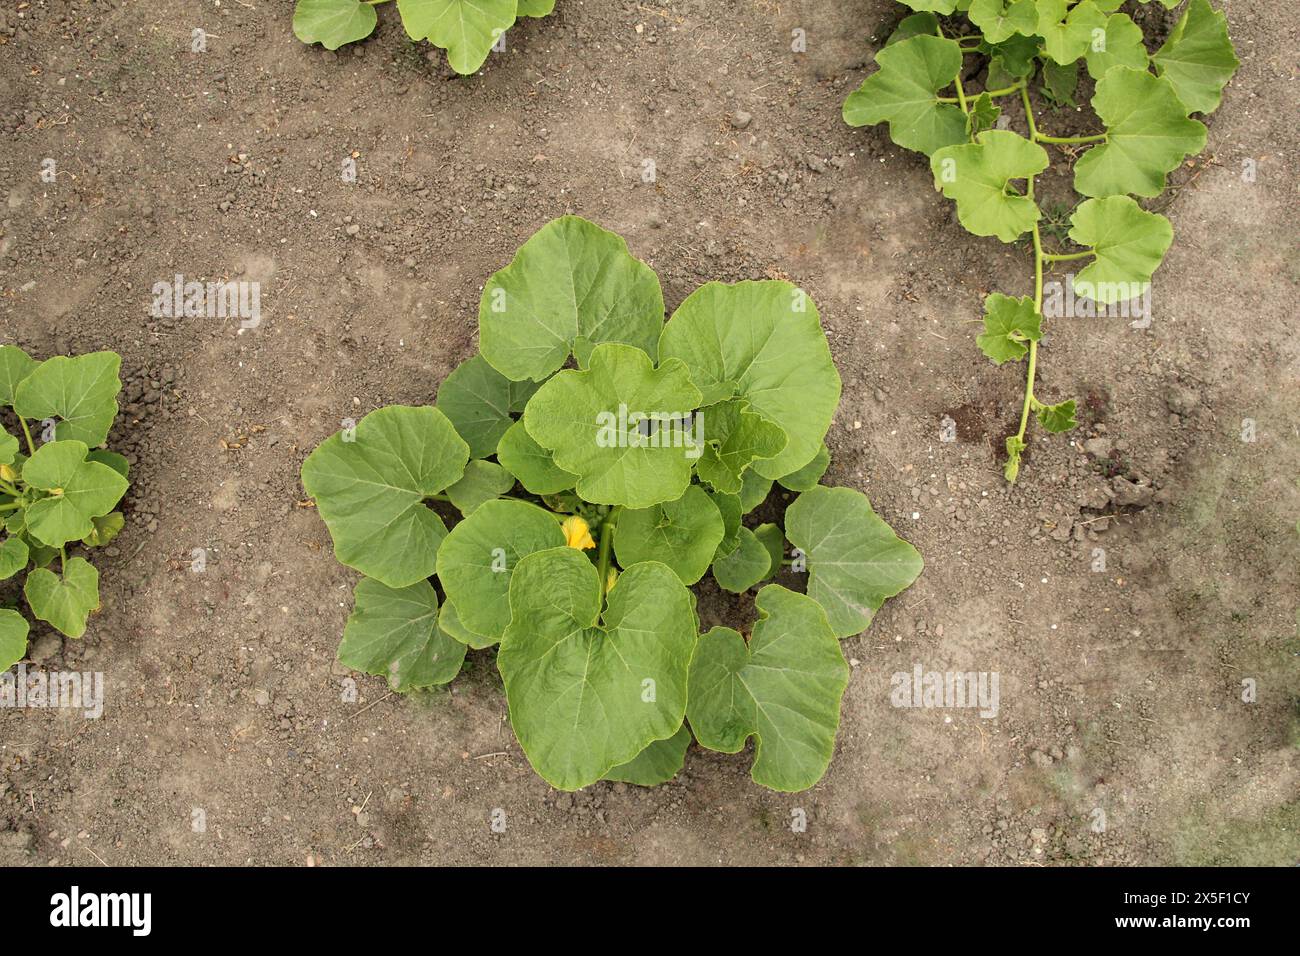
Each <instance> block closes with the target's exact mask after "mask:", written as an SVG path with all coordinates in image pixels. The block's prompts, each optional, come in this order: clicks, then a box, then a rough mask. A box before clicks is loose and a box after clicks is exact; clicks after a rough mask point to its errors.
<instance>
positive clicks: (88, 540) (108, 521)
mask: <svg viewBox="0 0 1300 956" xmlns="http://www.w3.org/2000/svg"><path fill="white" fill-rule="evenodd" d="M90 521H91V523H92V524H93V525H94V526H95V528H94V530H93V531H91V532H90V534H88V535H86V536H85V537H84V538H82V539H81V543H82V544H84V545H85V546H86V547H88V548H102V547H103V546H104V545H106V544H108V543H109V542H110V541H112V540H113V539H114V538H116V537H117V536H118V533H119V532H120V531H121V530H122V529H123V528H124V527H126V518H125V517H124V516H123V515H122V512H120V511H114V512H112V513H111V514H106V515H97V516H95V517H94V518H91V519H90Z"/></svg>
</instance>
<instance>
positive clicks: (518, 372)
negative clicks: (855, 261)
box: [302, 216, 921, 791]
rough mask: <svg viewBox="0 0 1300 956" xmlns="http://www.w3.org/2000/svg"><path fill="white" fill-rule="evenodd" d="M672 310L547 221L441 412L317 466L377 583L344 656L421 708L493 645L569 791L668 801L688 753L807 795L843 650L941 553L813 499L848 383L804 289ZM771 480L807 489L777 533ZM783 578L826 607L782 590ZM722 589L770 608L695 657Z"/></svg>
mask: <svg viewBox="0 0 1300 956" xmlns="http://www.w3.org/2000/svg"><path fill="white" fill-rule="evenodd" d="M664 311H665V310H664V300H663V293H662V291H661V290H660V285H659V279H658V277H657V276H656V275H655V273H654V272H653V271H652V270H651V269H650V268H649V267H648V266H647V265H645V264H644V263H642V262H640V261H638V260H637V259H635V258H634V257H633V256H632V255H631V254H630V253H629V252H628V249H627V246H626V244H625V243H624V241H623V240H622V239H621V238H620V237H618V236H617V235H615V234H613V233H610V232H607V231H605V230H604V229H601V228H600V227H598V226H596V225H594V224H593V223H590V222H587V221H586V220H584V219H580V218H577V217H573V216H567V217H564V218H561V219H557V220H554V221H553V222H551V223H549V224H547V225H546V226H544V227H543V228H542V229H541V230H540V231H539V232H537V233H536V234H535V235H534V236H533V237H532V238H530V239H529V240H528V241H527V242H525V243H524V245H523V246H522V247H521V248H520V249H519V251H518V254H517V255H516V256H515V258H514V261H513V262H511V263H510V264H509V265H508V266H506V267H505V268H504V269H502V270H500V271H499V272H497V273H496V274H495V275H493V276H492V277H491V278H490V279H489V280H488V282H487V284H486V286H485V287H484V289H483V296H482V301H481V304H480V309H479V349H480V353H481V354H478V355H474V356H473V357H471V358H470V359H468V360H467V361H465V362H464V363H462V364H461V365H460V366H458V367H457V368H456V369H454V370H453V371H452V372H451V374H450V375H449V376H448V377H447V379H446V380H445V381H444V382H443V384H442V386H441V387H440V388H439V389H438V393H437V398H436V401H435V404H434V405H433V406H430V407H410V406H397V405H394V406H388V407H385V408H380V409H378V410H377V411H373V412H371V413H370V414H368V415H367V416H366V417H365V418H363V419H362V420H361V421H360V423H358V424H357V425H356V426H355V429H345V430H344V431H343V432H340V433H338V434H336V435H334V436H332V437H330V438H328V439H326V440H325V441H324V442H322V443H321V445H320V446H319V447H317V448H316V449H315V450H314V451H313V452H312V453H311V455H310V456H308V458H307V460H306V461H305V462H304V463H303V468H302V480H303V485H304V487H305V488H306V490H307V493H308V494H309V495H310V496H311V497H312V498H314V499H315V501H316V506H317V509H318V510H319V512H320V515H321V518H322V519H323V520H324V522H325V524H326V527H327V528H328V529H329V533H330V535H331V537H332V539H333V543H334V552H335V555H336V556H337V558H338V560H339V561H340V562H342V563H343V564H345V565H347V566H348V567H350V568H353V569H355V570H357V571H360V572H361V573H362V574H363V575H364V577H363V578H362V579H361V581H360V582H359V583H358V584H357V586H356V591H355V594H354V597H355V604H354V609H353V611H352V614H351V616H350V617H349V619H348V622H347V625H346V627H345V629H344V633H343V642H342V645H341V646H340V648H339V660H340V661H341V662H342V663H344V664H345V665H347V666H349V667H352V668H354V669H356V670H360V671H364V672H367V673H370V674H376V675H381V676H384V677H387V679H388V681H389V684H390V686H391V687H392V688H394V689H395V690H398V691H409V690H413V689H416V688H421V687H429V686H432V685H436V684H445V683H446V682H448V681H450V680H451V679H452V678H454V677H455V676H456V675H457V673H458V672H459V670H460V668H461V664H462V662H463V660H464V657H465V653H466V650H467V648H487V647H492V646H494V645H496V646H498V651H497V657H496V660H497V667H498V669H499V670H500V672H501V677H502V680H503V683H504V685H505V693H506V698H507V702H508V705H509V711H510V720H511V724H512V725H513V727H514V730H515V734H516V736H517V737H518V739H519V742H520V745H521V746H522V748H523V751H524V753H525V754H526V755H527V757H528V760H529V761H530V762H531V764H532V766H533V767H534V769H536V771H537V772H538V773H539V774H540V775H541V776H542V777H543V778H545V779H546V780H547V782H549V783H550V784H551V785H552V786H554V787H556V788H559V789H562V790H576V789H579V788H581V787H585V786H587V785H589V784H591V783H594V782H595V781H597V780H602V779H605V780H620V781H625V782H631V783H636V784H642V785H647V786H649V785H653V784H657V783H662V782H664V781H666V780H669V779H671V778H672V777H673V776H674V775H675V774H676V773H677V771H678V770H679V769H680V768H681V766H682V763H683V760H684V757H685V753H686V749H687V747H688V746H689V745H690V742H691V739H692V736H694V739H696V740H698V741H699V743H700V744H701V745H702V746H704V747H707V748H709V749H712V750H717V751H721V752H724V753H735V752H737V751H739V750H740V749H741V748H742V747H743V746H744V745H745V742H746V741H747V740H748V739H749V738H750V737H751V736H752V737H755V738H756V741H757V743H756V749H755V759H754V762H753V766H752V771H751V773H752V776H753V778H754V779H755V780H756V781H758V782H759V783H761V784H763V785H764V786H767V787H771V788H774V789H777V790H784V791H797V790H803V789H805V788H807V787H810V786H812V785H813V784H815V783H816V782H817V781H818V780H819V779H820V778H821V776H822V774H823V773H824V772H825V770H826V768H827V766H828V765H829V763H830V759H831V754H832V751H833V750H834V745H835V734H836V730H837V728H838V725H839V714H840V698H841V696H842V695H843V693H844V689H845V687H846V686H847V684H848V679H849V669H848V665H847V664H846V663H845V660H844V656H843V654H842V653H841V651H840V647H839V639H840V638H843V637H847V636H849V635H853V634H857V633H859V632H861V631H862V630H864V629H865V628H866V627H867V626H868V625H869V624H870V623H871V619H872V616H873V615H874V613H875V612H876V610H877V609H879V608H880V606H881V605H882V604H883V603H884V601H885V600H886V599H888V598H889V597H892V596H893V595H895V594H898V593H899V592H900V591H902V590H904V589H905V588H907V587H908V586H909V585H910V584H911V583H912V582H913V581H914V580H915V579H916V577H917V575H918V574H919V573H920V572H921V557H920V555H919V554H918V553H917V551H916V549H914V548H913V547H912V546H911V545H910V544H908V543H907V542H905V541H903V540H901V539H900V538H899V537H898V536H897V535H895V534H894V532H893V531H892V530H891V529H890V527H889V526H888V525H887V524H886V523H885V522H884V521H883V520H882V519H881V518H880V517H879V516H878V515H877V514H876V513H875V512H874V511H873V510H872V508H871V505H870V504H869V503H868V501H867V499H866V497H864V496H863V495H862V494H861V493H859V492H857V491H853V490H850V489H847V488H828V487H824V486H823V485H821V484H819V481H820V479H821V477H822V475H823V473H824V472H825V471H826V469H827V467H828V466H829V464H830V456H829V453H828V451H827V449H826V446H825V444H824V443H823V438H824V436H825V435H826V432H827V430H828V429H829V427H830V424H831V419H832V416H833V415H834V413H835V409H836V406H837V405H838V403H839V397H840V378H839V375H838V373H837V372H836V370H835V365H834V363H833V362H832V360H831V352H830V347H829V345H828V344H827V341H826V336H825V333H824V332H823V330H822V326H821V320H820V317H819V315H818V312H817V309H816V306H815V305H814V304H813V303H812V301H811V300H810V299H809V298H808V296H807V295H806V294H805V293H804V292H803V291H802V290H800V289H798V288H796V287H795V286H793V285H791V284H790V283H788V282H778V281H763V282H740V283H736V284H735V285H724V284H722V283H718V282H711V283H708V284H707V285H704V286H702V287H701V288H699V289H697V290H696V291H695V292H694V293H693V294H692V295H690V296H689V297H687V299H686V300H685V301H684V302H682V304H681V305H680V306H679V307H678V308H677V310H676V311H675V312H674V313H673V315H672V317H671V318H670V319H668V321H667V322H666V323H665V321H664ZM774 483H779V484H780V485H781V486H782V487H784V488H786V489H788V490H790V491H792V492H795V493H797V494H798V497H797V498H796V499H795V500H794V501H793V502H792V503H791V504H790V506H789V507H788V508H787V509H786V512H785V528H784V529H783V528H781V527H780V526H779V525H777V524H775V523H771V522H764V523H758V524H755V523H754V522H753V519H751V518H749V517H748V516H749V515H751V514H752V513H753V512H754V511H755V509H757V508H758V507H759V506H760V505H761V504H763V502H764V501H765V500H766V499H767V497H768V495H769V493H770V491H771V490H772V487H773V485H774ZM434 505H436V506H437V510H435V507H433V506H434ZM440 512H441V513H440ZM454 512H455V513H459V515H460V518H459V520H458V521H456V522H455V524H454V527H451V528H450V529H448V527H447V524H446V523H445V521H444V518H443V515H451V514H452V513H454ZM787 542H788V543H789V544H790V545H793V546H794V547H795V548H797V549H798V550H797V551H795V552H793V556H792V557H790V558H787V557H786V553H787ZM786 565H793V566H794V568H795V569H796V570H798V571H803V570H806V571H807V588H806V590H807V593H806V594H805V593H799V592H797V591H795V590H791V589H788V588H786V587H784V586H783V585H781V584H776V583H771V582H772V579H773V578H774V577H775V576H776V575H777V573H778V572H780V571H781V570H782V568H783V567H784V566H786ZM709 574H712V576H713V578H714V579H715V581H716V582H717V584H718V586H719V587H721V588H723V589H725V590H727V591H730V592H734V593H744V592H747V591H749V590H750V589H752V588H758V589H759V590H758V593H757V598H756V600H755V606H756V609H757V620H756V621H754V622H753V624H752V625H750V626H747V627H745V628H742V629H741V630H735V629H732V628H726V627H715V628H713V629H712V630H710V631H709V632H708V633H707V634H705V635H703V637H701V636H700V634H699V618H698V616H697V613H696V595H695V594H694V593H693V592H692V590H691V588H692V587H695V586H697V585H699V583H700V582H701V581H702V580H703V579H704V578H705V577H706V576H707V575H709Z"/></svg>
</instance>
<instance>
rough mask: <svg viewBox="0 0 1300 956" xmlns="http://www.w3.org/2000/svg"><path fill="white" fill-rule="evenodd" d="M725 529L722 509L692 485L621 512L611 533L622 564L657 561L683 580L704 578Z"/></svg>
mask: <svg viewBox="0 0 1300 956" xmlns="http://www.w3.org/2000/svg"><path fill="white" fill-rule="evenodd" d="M725 533H726V529H725V526H724V525H723V521H722V513H721V512H720V511H718V506H717V505H715V504H714V503H713V501H712V500H711V499H710V498H709V496H708V495H707V494H705V492H704V489H703V488H701V487H700V486H699V485H691V486H690V487H689V488H687V489H686V493H685V494H683V495H682V496H681V497H680V498H678V499H677V500H676V501H666V502H664V503H663V504H658V505H653V506H652V507H649V508H640V509H633V510H625V511H623V513H622V514H621V515H619V518H618V524H617V525H616V529H615V532H614V554H615V555H616V556H617V558H618V563H619V564H620V565H622V566H623V567H625V568H627V567H631V566H632V565H634V564H639V563H640V562H642V561H662V562H663V563H664V564H666V565H668V567H670V568H672V569H673V573H674V574H676V575H677V576H678V577H679V578H681V581H682V583H683V584H694V583H695V582H696V581H698V580H699V579H700V578H702V577H704V572H706V571H707V570H709V565H710V564H711V563H712V562H713V555H714V552H716V551H717V549H718V545H719V544H720V543H721V541H722V539H723V537H724V535H725Z"/></svg>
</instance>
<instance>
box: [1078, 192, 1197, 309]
mask: <svg viewBox="0 0 1300 956" xmlns="http://www.w3.org/2000/svg"><path fill="white" fill-rule="evenodd" d="M1070 223H1071V228H1070V238H1071V239H1073V240H1074V241H1075V242H1077V243H1078V244H1079V245H1081V246H1091V247H1092V251H1093V253H1094V254H1095V255H1096V257H1097V258H1096V260H1095V261H1093V262H1092V263H1091V264H1090V265H1088V266H1087V268H1085V269H1083V270H1082V271H1081V272H1079V274H1078V275H1076V276H1075V277H1074V291H1075V292H1076V293H1078V294H1079V295H1082V296H1085V297H1087V298H1090V299H1095V300H1096V301H1097V302H1103V303H1111V302H1127V301H1129V300H1130V299H1134V298H1137V297H1138V296H1140V295H1141V294H1142V292H1143V287H1144V286H1145V285H1146V283H1148V282H1149V281H1151V274H1152V273H1153V272H1155V271H1156V269H1157V268H1158V267H1159V266H1160V263H1161V261H1162V260H1163V259H1164V257H1165V251H1166V250H1167V249H1168V248H1169V246H1170V244H1171V243H1172V242H1173V241H1174V227H1173V226H1171V225H1170V224H1169V220H1168V219H1166V218H1165V217H1164V216H1161V215H1159V214H1157V213H1153V212H1147V211H1146V210H1145V209H1143V208H1142V207H1141V206H1139V205H1138V204H1137V203H1136V202H1135V201H1133V200H1132V199H1130V198H1129V197H1128V196H1108V197H1106V198H1105V199H1089V200H1087V201H1085V202H1083V203H1081V204H1080V205H1079V208H1078V209H1076V210H1075V211H1074V214H1073V215H1072V216H1070Z"/></svg>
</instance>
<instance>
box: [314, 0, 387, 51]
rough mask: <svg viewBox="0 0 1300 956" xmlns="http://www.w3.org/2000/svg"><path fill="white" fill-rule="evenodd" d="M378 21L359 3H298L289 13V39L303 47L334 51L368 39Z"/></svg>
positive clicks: (334, 0) (321, 0)
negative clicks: (304, 44)
mask: <svg viewBox="0 0 1300 956" xmlns="http://www.w3.org/2000/svg"><path fill="white" fill-rule="evenodd" d="M378 20H379V17H378V16H377V15H376V14H375V8H374V7H373V6H372V5H371V4H368V3H362V2H361V0H298V5H297V6H296V7H294V10H293V35H294V36H296V37H297V38H298V39H299V40H301V41H302V42H303V43H319V44H320V45H321V46H323V47H325V49H327V50H337V49H338V48H339V47H341V46H342V45H343V44H345V43H352V42H353V41H355V40H364V39H365V38H366V37H368V36H370V34H372V33H373V32H374V31H375V24H376V23H377V22H378Z"/></svg>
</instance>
